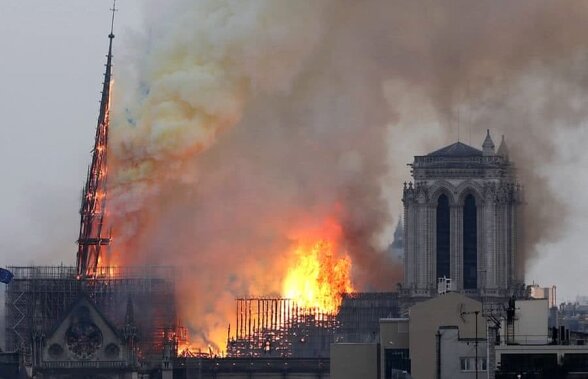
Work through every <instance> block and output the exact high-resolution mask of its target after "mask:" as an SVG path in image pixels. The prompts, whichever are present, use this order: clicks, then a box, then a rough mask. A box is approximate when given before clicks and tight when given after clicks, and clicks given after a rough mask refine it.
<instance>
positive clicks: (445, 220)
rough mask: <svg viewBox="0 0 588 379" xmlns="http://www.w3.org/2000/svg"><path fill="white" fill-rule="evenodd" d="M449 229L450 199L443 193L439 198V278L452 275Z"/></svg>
mask: <svg viewBox="0 0 588 379" xmlns="http://www.w3.org/2000/svg"><path fill="white" fill-rule="evenodd" d="M449 231H450V224H449V199H448V198H447V196H446V195H444V194H443V195H441V196H439V199H438V200H437V278H442V277H446V278H449V277H450V255H449Z"/></svg>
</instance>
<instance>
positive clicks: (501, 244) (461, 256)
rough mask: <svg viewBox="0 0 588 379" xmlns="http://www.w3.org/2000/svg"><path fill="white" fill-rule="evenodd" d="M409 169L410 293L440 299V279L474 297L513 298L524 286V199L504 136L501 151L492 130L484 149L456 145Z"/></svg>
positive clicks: (406, 290)
mask: <svg viewBox="0 0 588 379" xmlns="http://www.w3.org/2000/svg"><path fill="white" fill-rule="evenodd" d="M410 166H411V167H412V172H411V173H412V177H413V182H411V183H408V184H406V183H405V185H404V193H403V198H402V202H403V203H404V232H405V238H404V243H405V256H404V283H403V293H404V295H405V296H408V297H410V298H413V299H414V298H418V297H423V298H427V297H431V296H435V295H436V294H437V291H438V283H439V282H440V280H439V279H442V280H441V282H443V283H450V288H451V290H453V291H457V292H462V293H464V294H467V295H470V296H475V297H478V296H483V297H495V298H504V297H507V296H510V295H511V294H512V293H513V292H514V290H515V289H516V288H518V287H519V286H518V285H519V284H521V283H522V282H523V274H522V267H517V264H518V260H517V259H515V258H516V256H517V254H519V245H520V244H519V241H520V234H521V226H520V223H519V208H520V206H521V204H522V203H523V199H522V188H521V187H520V185H519V184H518V182H517V179H516V175H515V169H514V166H513V163H512V162H511V161H510V159H509V154H508V149H507V147H506V143H505V141H504V137H503V138H502V142H501V144H500V147H499V148H498V151H495V150H494V143H493V141H492V138H491V137H490V132H489V131H488V132H487V134H486V138H485V140H484V142H483V144H482V150H478V149H476V148H474V147H471V146H468V145H466V144H464V143H461V142H456V143H454V144H452V145H449V146H446V147H444V148H442V149H439V150H437V151H434V152H432V153H430V154H427V155H425V156H415V157H414V162H413V163H412V164H411V165H410ZM443 278H447V279H449V280H448V281H446V280H444V279H443Z"/></svg>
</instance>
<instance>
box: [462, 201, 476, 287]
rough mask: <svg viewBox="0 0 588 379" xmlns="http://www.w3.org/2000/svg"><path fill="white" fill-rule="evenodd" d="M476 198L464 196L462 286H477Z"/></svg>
mask: <svg viewBox="0 0 588 379" xmlns="http://www.w3.org/2000/svg"><path fill="white" fill-rule="evenodd" d="M477 230H478V227H477V209H476V199H475V198H474V196H472V195H471V194H470V195H468V196H466V198H465V201H464V206H463V288H465V289H475V288H477V287H478V251H477V249H478V236H477Z"/></svg>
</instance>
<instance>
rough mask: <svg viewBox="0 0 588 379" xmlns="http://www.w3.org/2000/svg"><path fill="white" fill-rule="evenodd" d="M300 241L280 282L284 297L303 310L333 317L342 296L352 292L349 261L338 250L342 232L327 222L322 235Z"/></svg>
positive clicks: (345, 255) (346, 256) (314, 234)
mask: <svg viewBox="0 0 588 379" xmlns="http://www.w3.org/2000/svg"><path fill="white" fill-rule="evenodd" d="M311 234H312V236H311V237H310V238H305V239H303V240H299V241H298V243H297V245H296V246H295V247H294V249H293V252H292V253H291V256H292V257H293V259H292V263H291V265H290V266H289V268H288V272H287V274H286V278H285V279H284V281H283V286H282V288H283V290H282V292H283V296H285V297H286V298H289V299H293V300H295V301H296V303H297V304H298V305H299V306H300V307H302V308H307V309H308V308H312V309H318V310H319V311H321V312H323V313H327V314H336V313H337V312H338V311H339V307H340V306H341V298H342V294H343V293H347V292H352V291H353V286H352V283H351V259H350V258H349V256H348V254H347V253H346V252H344V251H343V250H342V249H341V248H340V242H339V241H340V239H341V228H340V226H339V225H338V224H336V223H334V222H332V221H329V222H327V223H326V226H325V227H324V228H323V233H320V232H319V233H318V236H317V235H316V234H317V233H311Z"/></svg>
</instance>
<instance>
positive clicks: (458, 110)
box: [457, 105, 461, 142]
mask: <svg viewBox="0 0 588 379" xmlns="http://www.w3.org/2000/svg"><path fill="white" fill-rule="evenodd" d="M460 112H461V110H460V107H459V105H458V106H457V142H460V138H459V137H460V136H459V133H460V129H461V125H460V122H461V120H460V118H461V117H460Z"/></svg>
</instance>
